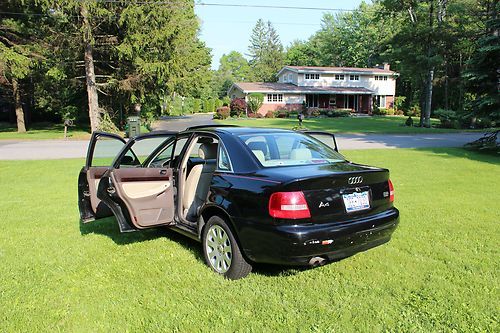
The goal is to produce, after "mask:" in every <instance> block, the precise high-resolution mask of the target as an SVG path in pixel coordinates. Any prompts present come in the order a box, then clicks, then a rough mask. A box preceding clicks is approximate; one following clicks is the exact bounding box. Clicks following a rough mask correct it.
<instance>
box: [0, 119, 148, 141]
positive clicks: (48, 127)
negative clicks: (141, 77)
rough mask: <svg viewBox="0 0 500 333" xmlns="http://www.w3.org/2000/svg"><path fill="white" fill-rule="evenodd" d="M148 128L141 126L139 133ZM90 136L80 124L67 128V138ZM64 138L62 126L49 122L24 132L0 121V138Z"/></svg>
mask: <svg viewBox="0 0 500 333" xmlns="http://www.w3.org/2000/svg"><path fill="white" fill-rule="evenodd" d="M147 132H149V130H148V129H147V128H146V127H145V126H141V133H147ZM89 138H90V130H89V129H88V128H83V127H81V126H75V127H69V128H68V139H73V140H86V139H89ZM49 139H64V126H63V125H60V124H51V123H33V124H32V126H31V127H30V128H29V130H28V131H27V132H26V133H18V132H17V127H16V126H15V125H13V124H7V123H0V140H49Z"/></svg>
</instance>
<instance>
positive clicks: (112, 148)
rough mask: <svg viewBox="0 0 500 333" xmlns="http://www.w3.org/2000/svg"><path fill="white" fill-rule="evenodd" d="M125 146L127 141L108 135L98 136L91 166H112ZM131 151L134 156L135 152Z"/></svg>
mask: <svg viewBox="0 0 500 333" xmlns="http://www.w3.org/2000/svg"><path fill="white" fill-rule="evenodd" d="M123 146H125V143H123V142H122V141H119V140H116V139H113V138H109V137H107V136H100V137H98V139H97V141H96V143H95V147H94V152H93V156H92V161H91V166H93V167H96V166H110V165H111V162H113V160H114V159H115V157H116V155H117V154H118V153H119V152H120V150H121V149H122V148H123ZM129 152H130V155H131V156H133V152H132V151H129Z"/></svg>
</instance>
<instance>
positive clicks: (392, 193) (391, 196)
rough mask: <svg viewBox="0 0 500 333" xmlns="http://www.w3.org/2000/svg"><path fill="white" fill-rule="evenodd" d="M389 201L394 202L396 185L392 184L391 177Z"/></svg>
mask: <svg viewBox="0 0 500 333" xmlns="http://www.w3.org/2000/svg"><path fill="white" fill-rule="evenodd" d="M389 201H390V202H394V185H392V182H391V180H390V179H389Z"/></svg>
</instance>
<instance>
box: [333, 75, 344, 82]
mask: <svg viewBox="0 0 500 333" xmlns="http://www.w3.org/2000/svg"><path fill="white" fill-rule="evenodd" d="M344 80H345V76H344V74H335V81H344Z"/></svg>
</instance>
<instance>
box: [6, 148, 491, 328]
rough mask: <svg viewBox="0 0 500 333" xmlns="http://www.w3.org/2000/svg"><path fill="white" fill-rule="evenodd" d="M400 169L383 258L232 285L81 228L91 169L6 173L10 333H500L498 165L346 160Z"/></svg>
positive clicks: (124, 239) (474, 158) (274, 270)
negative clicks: (81, 199)
mask: <svg viewBox="0 0 500 333" xmlns="http://www.w3.org/2000/svg"><path fill="white" fill-rule="evenodd" d="M346 154H347V157H348V158H349V159H351V160H353V161H356V162H360V163H366V164H371V165H372V164H373V165H377V166H382V167H387V168H389V169H391V178H392V180H393V183H394V185H395V187H396V205H397V207H398V208H399V209H400V210H401V224H400V226H399V228H398V230H397V231H396V233H395V234H394V237H393V239H392V240H391V242H389V243H388V244H386V245H383V246H381V247H378V248H375V249H372V250H370V251H367V252H364V253H361V254H358V255H356V256H354V257H351V258H348V259H345V260H342V261H339V262H336V263H332V264H329V265H326V266H323V267H321V268H318V269H311V270H301V269H293V268H284V267H276V266H267V265H259V266H258V267H257V268H256V269H255V272H254V273H252V274H250V275H249V277H247V278H245V279H243V280H238V281H227V280H224V279H222V278H221V277H219V276H217V275H215V274H214V273H212V272H211V270H210V269H209V268H208V267H206V266H205V264H204V263H203V259H202V253H201V248H200V246H199V244H198V243H196V242H194V241H192V240H189V239H187V238H185V237H182V236H180V235H177V234H175V233H173V232H171V231H168V230H165V229H157V230H149V231H141V232H136V233H129V234H120V233H119V231H118V227H117V226H116V223H115V222H114V220H113V219H112V218H109V219H104V220H101V221H96V222H93V223H90V224H86V225H84V226H80V225H79V221H78V219H79V217H78V208H77V184H76V182H77V175H78V171H79V169H80V167H81V165H82V164H83V160H62V161H29V162H26V161H8V162H7V161H5V162H0V188H1V189H2V191H1V192H0V227H1V230H2V232H1V233H0V328H1V329H0V331H8V332H10V331H28V330H29V331H42V330H43V331H47V330H62V331H81V332H88V331H112V330H113V331H114V330H117V329H119V330H123V331H124V330H130V331H180V332H186V331H213V332H216V331H262V332H265V331H276V330H278V331H284V330H286V331H290V330H292V331H325V332H333V331H336V332H353V331H370V332H375V331H422V332H423V331H425V332H431V331H453V330H456V331H491V332H493V331H498V309H499V302H498V299H499V296H500V295H499V290H498V285H499V278H498V273H497V272H498V271H499V264H498V254H499V253H498V244H499V240H500V239H499V238H500V237H499V233H498V222H499V215H500V214H499V212H500V201H499V195H498V189H499V188H500V158H499V157H493V156H488V155H481V154H477V153H472V152H467V151H464V150H461V149H429V150H412V149H398V150H369V151H349V152H347V153H346Z"/></svg>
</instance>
